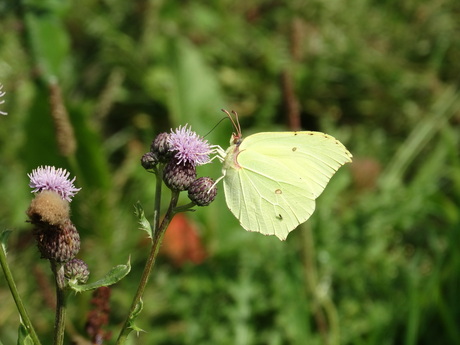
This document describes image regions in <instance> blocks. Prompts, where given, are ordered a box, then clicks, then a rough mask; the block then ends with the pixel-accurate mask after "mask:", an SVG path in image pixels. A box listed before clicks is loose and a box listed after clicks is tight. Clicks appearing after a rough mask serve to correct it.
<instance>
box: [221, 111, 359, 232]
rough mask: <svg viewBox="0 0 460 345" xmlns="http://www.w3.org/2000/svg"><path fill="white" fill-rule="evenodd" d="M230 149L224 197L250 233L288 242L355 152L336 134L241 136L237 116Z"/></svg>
mask: <svg viewBox="0 0 460 345" xmlns="http://www.w3.org/2000/svg"><path fill="white" fill-rule="evenodd" d="M223 111H224V112H225V113H226V114H227V115H228V116H229V118H230V119H231V120H232V122H233V124H234V127H235V130H236V133H233V135H232V137H231V139H230V145H231V146H230V147H229V148H228V149H227V150H226V151H225V152H224V151H223V150H220V152H219V155H220V159H221V160H222V161H223V167H222V172H223V177H222V178H223V183H224V192H225V200H226V202H227V206H228V208H229V209H230V211H231V212H232V213H233V214H234V215H235V217H236V218H238V220H239V221H240V224H241V226H242V227H243V228H244V229H246V230H248V231H255V232H260V233H261V234H264V235H275V236H277V237H278V238H279V239H280V240H285V239H286V237H287V235H288V234H289V232H291V231H292V230H294V229H295V228H296V227H297V226H298V225H299V224H302V223H304V222H305V221H307V220H308V218H310V216H311V215H312V213H313V211H314V210H315V199H316V198H317V197H318V196H320V194H321V193H322V192H323V190H324V188H326V185H327V183H328V182H329V180H330V179H331V177H332V176H333V175H334V173H335V172H336V171H337V170H338V169H339V168H340V167H341V166H342V165H344V164H345V163H348V162H351V158H352V154H351V153H350V152H349V151H348V150H347V149H346V148H345V146H344V145H342V143H341V142H340V141H338V140H337V139H335V138H334V137H332V136H330V135H327V134H324V133H321V132H310V131H299V132H265V133H257V134H253V135H250V136H249V137H247V138H244V139H243V138H242V136H241V128H240V125H239V122H238V118H237V114H236V113H235V112H232V113H233V115H234V116H235V120H233V119H232V116H231V115H230V113H229V112H227V111H226V110H223Z"/></svg>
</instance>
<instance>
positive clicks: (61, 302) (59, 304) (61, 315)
mask: <svg viewBox="0 0 460 345" xmlns="http://www.w3.org/2000/svg"><path fill="white" fill-rule="evenodd" d="M50 262H51V270H52V271H53V273H54V277H55V279H56V319H55V322H54V345H62V344H64V331H65V318H66V312H67V296H66V295H67V293H66V282H65V277H64V265H63V264H59V263H57V262H56V261H54V260H51V261H50Z"/></svg>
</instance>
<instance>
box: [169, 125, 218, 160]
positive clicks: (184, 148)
mask: <svg viewBox="0 0 460 345" xmlns="http://www.w3.org/2000/svg"><path fill="white" fill-rule="evenodd" d="M187 126H188V125H185V126H184V127H182V126H179V128H177V129H176V131H175V132H174V131H173V130H171V134H170V135H169V136H168V143H169V145H170V148H171V151H172V152H173V154H174V157H175V159H176V160H177V164H181V163H182V164H183V163H187V162H188V163H190V164H192V165H193V166H197V165H203V164H206V163H209V161H210V160H209V155H210V154H211V153H213V152H214V150H213V149H212V147H211V146H210V145H209V144H208V141H207V140H205V139H203V138H202V137H200V136H199V135H198V134H196V133H195V132H193V131H192V130H191V128H190V127H189V128H187Z"/></svg>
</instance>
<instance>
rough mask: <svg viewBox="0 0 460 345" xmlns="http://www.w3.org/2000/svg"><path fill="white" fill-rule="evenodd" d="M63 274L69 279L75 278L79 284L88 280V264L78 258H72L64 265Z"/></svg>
mask: <svg viewBox="0 0 460 345" xmlns="http://www.w3.org/2000/svg"><path fill="white" fill-rule="evenodd" d="M64 275H65V277H66V278H67V279H69V280H75V281H77V282H78V283H79V284H84V283H86V282H87V281H88V277H89V269H88V265H87V264H86V263H85V262H84V261H83V260H80V259H72V260H70V261H68V262H66V263H65V265H64Z"/></svg>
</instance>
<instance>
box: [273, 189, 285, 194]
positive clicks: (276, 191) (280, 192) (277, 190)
mask: <svg viewBox="0 0 460 345" xmlns="http://www.w3.org/2000/svg"><path fill="white" fill-rule="evenodd" d="M275 194H283V191H282V190H281V189H276V190H275Z"/></svg>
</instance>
